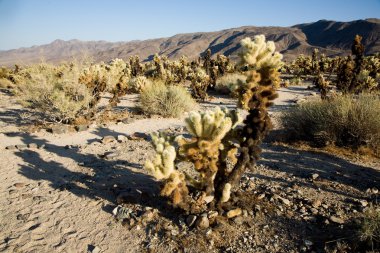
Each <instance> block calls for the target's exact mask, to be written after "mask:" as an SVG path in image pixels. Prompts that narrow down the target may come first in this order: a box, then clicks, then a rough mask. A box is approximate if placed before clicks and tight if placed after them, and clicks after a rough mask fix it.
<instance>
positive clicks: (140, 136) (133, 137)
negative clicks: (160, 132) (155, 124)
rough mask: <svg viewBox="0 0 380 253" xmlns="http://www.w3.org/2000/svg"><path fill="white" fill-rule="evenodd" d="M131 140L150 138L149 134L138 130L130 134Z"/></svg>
mask: <svg viewBox="0 0 380 253" xmlns="http://www.w3.org/2000/svg"><path fill="white" fill-rule="evenodd" d="M128 139H129V140H133V141H138V140H148V139H149V135H147V134H146V133H141V132H136V133H134V134H131V135H128Z"/></svg>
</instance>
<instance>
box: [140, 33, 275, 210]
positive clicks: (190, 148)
mask: <svg viewBox="0 0 380 253" xmlns="http://www.w3.org/2000/svg"><path fill="white" fill-rule="evenodd" d="M241 45H242V48H243V50H242V53H241V55H240V57H241V68H242V69H245V70H246V71H245V72H244V74H245V75H246V78H244V79H243V80H241V81H240V82H239V84H238V85H237V86H238V87H237V96H238V97H239V101H240V102H239V106H240V107H241V108H243V109H246V110H247V111H248V116H247V117H246V118H245V120H244V121H243V125H242V126H241V125H239V123H241V120H240V117H239V114H238V111H236V110H227V109H221V108H218V107H217V108H215V109H214V110H210V111H206V112H192V113H190V114H189V116H188V117H187V118H186V119H185V122H186V127H187V130H188V132H189V133H190V134H191V138H185V137H183V136H179V137H177V138H176V142H177V145H178V146H179V149H178V152H177V155H176V156H175V157H176V158H172V160H171V162H170V167H169V168H170V169H172V168H173V167H175V164H176V159H177V160H185V161H188V162H191V163H192V164H193V165H194V169H195V171H196V172H197V173H198V174H199V177H197V178H193V177H191V176H189V175H187V174H183V173H182V172H179V171H178V170H176V169H175V170H174V171H178V176H177V175H173V179H171V181H168V182H167V183H165V184H164V186H163V188H162V191H164V192H161V195H163V196H169V195H168V193H167V192H166V189H167V188H169V189H177V188H178V187H177V185H180V186H181V187H183V185H184V184H187V185H188V186H189V187H188V188H186V190H188V192H189V194H188V195H187V196H186V197H185V196H184V195H180V194H176V195H180V196H181V197H180V198H177V197H176V199H174V198H175V196H174V194H173V195H170V197H171V201H172V202H173V204H174V205H176V206H179V207H181V208H185V207H187V208H189V206H191V210H189V209H187V211H194V210H198V209H197V208H194V203H195V206H198V208H199V206H203V207H204V206H207V205H208V206H211V205H213V206H214V205H215V204H216V205H217V206H219V207H222V208H223V204H224V203H225V202H228V200H229V199H230V196H231V194H232V191H233V190H234V187H236V185H237V184H238V182H239V180H240V178H241V176H242V174H243V173H244V171H245V169H246V168H247V167H250V166H252V165H253V164H254V163H255V162H256V160H257V159H258V156H259V154H260V148H259V145H260V144H261V142H262V140H263V138H264V136H265V134H266V133H267V132H268V131H269V129H270V125H271V124H270V119H269V115H268V111H267V110H268V107H269V106H271V105H272V104H273V100H274V99H275V98H276V96H277V94H276V91H275V89H276V87H277V86H278V84H279V81H280V80H279V72H278V70H279V68H280V67H281V64H282V62H281V58H282V56H281V55H280V54H279V53H277V52H275V47H274V43H273V42H266V41H265V37H264V36H263V35H260V36H255V38H254V40H253V41H252V40H251V39H250V38H247V39H244V40H242V42H241ZM208 56H209V54H206V59H205V65H206V67H208V66H209V65H208V64H210V65H212V63H211V60H210V61H209V59H208ZM220 59H222V58H220ZM192 65H193V66H196V65H197V64H196V63H193V64H192ZM204 75H207V74H206V73H204ZM157 136H158V135H154V136H153V138H154V139H155V140H154V141H153V145H154V147H155V149H156V151H157V154H156V158H155V160H154V161H153V162H148V163H147V165H146V168H147V169H148V170H150V171H152V175H153V176H155V177H156V178H157V179H158V180H160V179H163V178H164V181H165V180H167V175H168V173H166V174H165V175H166V176H165V177H163V176H162V174H163V173H161V172H160V171H162V166H163V163H162V160H163V159H162V155H163V152H164V150H165V149H164V148H163V147H169V146H170V144H166V146H165V144H162V143H165V139H161V142H160V143H161V144H157V143H158V142H157V140H156V139H157ZM168 143H170V142H168ZM158 147H159V148H158ZM171 150H173V149H171ZM238 154H240V155H238ZM172 161H174V165H173V163H172ZM154 168H157V169H154ZM157 171H159V172H160V173H157ZM174 179H175V180H174ZM183 179H184V180H185V181H183ZM172 182H174V183H173V184H171V183H172ZM176 183H178V184H176ZM168 184H170V185H168ZM167 185H168V186H167ZM173 186H176V187H177V188H176V187H173ZM181 189H182V190H181V191H179V192H180V193H181V194H183V193H184V192H186V190H184V189H183V188H181ZM192 191H196V192H198V193H200V194H194V193H192ZM179 199H180V200H181V201H182V202H178V200H179Z"/></svg>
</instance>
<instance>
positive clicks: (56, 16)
mask: <svg viewBox="0 0 380 253" xmlns="http://www.w3.org/2000/svg"><path fill="white" fill-rule="evenodd" d="M364 18H380V0H319V1H317V0H288V1H286V0H261V1H256V0H251V1H249V0H246V1H242V0H208V1H207V0H188V1H185V0H161V1H158V0H156V1H154V0H134V1H129V0H124V1H122V0H103V1H100V0H65V1H64V0H61V1H58V0H0V34H1V39H0V50H7V49H12V48H19V47H29V46H32V45H40V44H47V43H50V42H52V41H53V40H55V39H63V40H70V39H80V40H107V41H129V40H135V39H149V38H158V37H168V36H172V35H174V34H177V33H187V32H199V31H217V30H222V29H226V28H232V27H239V26H244V25H255V26H291V25H294V24H299V23H305V22H313V21H317V20H320V19H328V20H337V21H351V20H356V19H364Z"/></svg>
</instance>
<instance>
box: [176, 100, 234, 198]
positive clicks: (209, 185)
mask: <svg viewBox="0 0 380 253" xmlns="http://www.w3.org/2000/svg"><path fill="white" fill-rule="evenodd" d="M185 122H186V127H187V130H188V131H189V132H190V133H191V134H192V135H193V138H192V139H190V140H188V139H184V138H178V143H179V146H180V149H179V154H180V155H181V156H183V157H185V158H186V159H187V160H189V161H191V162H192V163H193V164H194V167H195V169H196V170H197V171H199V172H200V176H201V182H200V184H201V187H205V188H206V191H205V192H206V197H208V196H211V197H213V196H214V179H215V175H216V173H217V171H218V160H219V150H220V149H222V148H223V145H222V143H221V142H222V139H223V138H224V137H225V136H226V134H227V133H228V132H229V131H231V129H233V128H235V126H236V125H237V124H238V123H239V122H240V117H239V114H238V113H237V111H235V110H233V111H229V110H227V109H220V108H219V107H217V108H216V109H215V110H213V111H206V112H204V113H198V112H192V113H190V115H189V117H187V118H186V119H185Z"/></svg>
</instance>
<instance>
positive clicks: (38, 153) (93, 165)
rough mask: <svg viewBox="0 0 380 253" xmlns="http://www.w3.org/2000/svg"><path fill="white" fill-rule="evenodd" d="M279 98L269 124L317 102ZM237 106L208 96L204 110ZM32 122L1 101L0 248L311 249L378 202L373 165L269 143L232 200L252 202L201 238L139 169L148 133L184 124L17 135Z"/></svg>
mask: <svg viewBox="0 0 380 253" xmlns="http://www.w3.org/2000/svg"><path fill="white" fill-rule="evenodd" d="M279 94H280V97H279V99H278V100H277V103H276V106H274V107H273V108H272V109H271V115H272V117H273V118H274V121H275V122H277V124H276V125H277V127H279V124H278V121H277V118H278V115H279V114H280V113H281V111H283V110H285V109H286V108H287V107H288V106H290V105H292V104H294V103H295V102H297V101H300V100H305V99H310V98H315V97H316V96H315V95H316V94H315V92H312V91H309V90H307V89H306V87H290V88H281V89H280V91H279ZM136 100H137V97H136V95H128V96H125V97H123V98H122V101H121V103H120V104H119V105H118V109H119V110H123V109H124V110H130V111H131V115H132V114H133V113H132V112H133V111H134V108H135V106H136ZM234 104H235V102H234V101H233V100H232V99H229V98H226V97H224V98H223V97H215V98H213V99H212V100H211V101H209V102H207V103H203V104H201V109H202V110H205V109H207V108H211V107H213V106H215V105H220V106H227V107H233V106H234ZM32 122H33V114H31V113H30V111H28V110H26V109H24V108H23V107H21V106H20V105H18V104H17V102H16V98H15V97H13V96H11V95H9V94H8V93H6V92H1V93H0V151H1V152H0V181H1V184H0V252H203V251H209V252H300V251H305V252H309V251H311V250H314V251H315V252H320V251H323V249H324V248H325V247H328V246H329V243H330V241H335V240H336V239H339V238H345V237H347V236H350V235H347V231H349V230H347V227H350V224H352V222H353V221H354V219H355V218H356V217H359V216H360V214H361V213H362V212H363V211H364V209H365V208H366V207H367V206H368V205H370V204H371V202H375V201H376V199H377V198H378V193H376V189H373V188H376V187H377V188H379V185H380V163H379V161H377V160H371V161H362V160H361V159H360V157H358V158H357V159H354V158H351V159H347V158H344V157H339V156H336V155H332V154H328V153H323V152H314V151H313V152H312V151H306V150H302V149H299V148H296V147H292V146H286V145H282V144H278V143H275V142H270V141H266V142H265V143H264V144H263V155H262V159H261V160H260V162H259V163H258V165H257V166H255V168H254V169H253V170H251V171H249V172H247V173H246V175H245V176H244V177H243V179H242V181H241V189H242V191H241V192H242V194H243V195H242V196H241V199H244V198H247V199H249V200H250V202H249V204H248V205H247V203H245V206H246V208H245V209H244V211H243V215H241V216H239V217H236V218H234V219H229V220H228V219H226V218H224V217H221V218H220V219H219V218H218V219H219V220H218V222H215V224H216V225H213V226H211V227H210V228H207V229H204V230H202V229H199V228H194V227H193V226H190V227H189V226H188V225H186V219H187V218H188V217H187V216H186V215H181V214H179V213H178V212H177V211H175V210H172V209H171V208H170V207H169V206H166V205H165V201H163V200H161V199H160V198H159V197H158V196H157V195H158V192H159V186H158V184H157V182H156V181H155V180H154V179H153V178H152V177H150V176H149V175H148V173H147V172H146V171H145V170H144V168H143V165H144V162H145V161H146V160H147V159H149V158H151V157H152V155H153V149H152V147H151V145H150V143H149V137H148V135H147V134H149V133H151V132H153V131H158V130H167V131H170V132H173V133H183V132H184V125H183V121H182V119H164V118H160V117H151V118H148V117H144V116H141V115H136V116H132V117H131V120H127V121H121V122H118V123H109V124H103V125H91V126H90V128H89V129H87V130H85V131H81V132H68V133H63V134H54V133H50V132H48V131H46V130H40V131H38V132H35V133H29V132H28V131H25V129H27V128H26V126H28V125H30V124H31V123H32ZM136 132H137V133H138V134H135V133H136ZM105 136H114V137H115V139H116V140H112V139H110V140H109V141H104V142H102V141H101V140H102V139H103V137H105ZM118 136H119V138H118ZM123 137H129V138H123ZM117 139H119V140H117ZM34 144H36V145H34ZM120 193H121V195H120ZM118 196H119V198H117V197H118ZM120 196H122V197H120ZM123 198H124V199H123ZM235 198H239V196H235ZM118 203H120V204H121V203H123V205H122V206H123V207H124V208H125V210H129V211H130V212H131V213H133V214H134V216H136V217H140V218H141V217H143V218H141V219H138V218H136V219H135V220H133V221H131V220H127V221H125V220H124V221H123V222H121V221H120V220H118V219H116V218H115V215H114V214H113V212H112V211H113V210H114V208H115V207H116V206H117V205H118ZM221 216H223V215H221Z"/></svg>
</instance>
